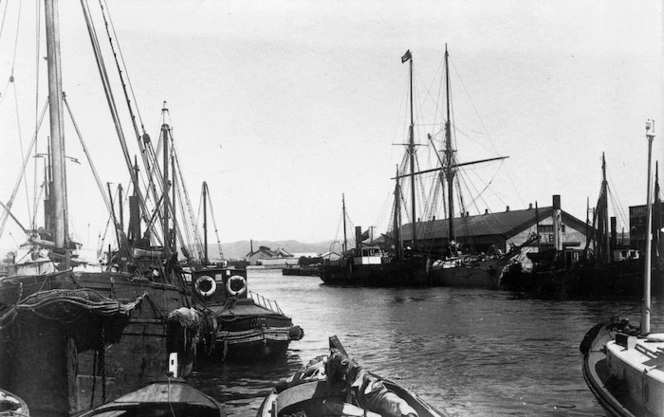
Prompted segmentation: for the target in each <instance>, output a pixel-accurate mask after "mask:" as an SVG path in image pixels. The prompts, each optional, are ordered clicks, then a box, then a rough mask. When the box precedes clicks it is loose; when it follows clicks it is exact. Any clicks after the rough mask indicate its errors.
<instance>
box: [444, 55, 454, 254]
mask: <svg viewBox="0 0 664 417" xmlns="http://www.w3.org/2000/svg"><path fill="white" fill-rule="evenodd" d="M449 56H450V55H449V53H448V52H447V44H445V102H446V113H447V117H446V119H445V161H446V165H447V169H446V170H445V179H446V180H447V210H448V212H447V221H448V226H447V240H448V242H449V243H450V244H451V243H452V241H453V240H456V235H455V233H454V174H455V172H456V171H455V169H454V168H455V167H454V150H453V149H452V124H451V119H450V65H449Z"/></svg>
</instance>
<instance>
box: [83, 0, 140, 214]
mask: <svg viewBox="0 0 664 417" xmlns="http://www.w3.org/2000/svg"><path fill="white" fill-rule="evenodd" d="M81 7H82V8H83V15H84V17H85V22H86V26H87V29H88V35H89V36H90V41H91V43H92V49H93V51H94V55H95V58H96V61H97V69H98V70H99V76H100V78H101V81H102V86H103V88H104V93H105V95H106V100H107V102H108V106H109V110H110V113H111V117H112V119H113V124H114V126H115V131H116V133H117V136H118V140H119V141H120V147H121V148H122V154H123V156H124V159H125V164H126V165H127V169H128V170H129V173H130V176H131V179H132V182H133V183H135V184H136V185H138V178H137V173H136V172H135V171H134V167H133V164H132V162H131V156H130V155H129V149H128V148H127V141H126V139H125V136H124V132H123V129H122V123H121V122H120V117H119V113H118V108H117V105H116V103H115V99H114V97H113V92H112V90H111V85H110V79H109V77H108V72H107V71H106V65H105V63H104V58H103V56H102V53H101V48H100V46H99V39H98V38H97V34H96V31H95V28H94V24H93V22H92V18H91V16H90V10H89V7H88V3H87V0H81ZM135 192H136V194H137V195H138V197H139V198H138V200H139V207H140V209H141V213H142V215H143V218H144V220H145V221H146V222H147V220H148V209H147V207H146V206H145V201H144V200H143V196H142V193H141V190H140V189H139V188H138V187H136V188H135Z"/></svg>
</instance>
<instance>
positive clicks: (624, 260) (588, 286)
mask: <svg viewBox="0 0 664 417" xmlns="http://www.w3.org/2000/svg"><path fill="white" fill-rule="evenodd" d="M601 161H602V165H601V170H602V183H601V186H600V190H599V196H598V198H597V205H596V208H595V209H594V210H592V212H593V216H592V219H590V218H587V219H586V225H587V226H586V232H585V233H584V234H585V244H584V245H583V246H581V247H579V248H570V247H564V246H563V245H562V240H561V239H560V237H559V236H555V235H554V238H557V240H556V242H559V243H558V244H557V245H554V247H553V248H551V249H548V250H545V251H541V252H532V253H528V254H527V256H528V258H529V259H530V260H531V261H532V263H533V268H532V271H531V272H529V273H524V274H523V277H522V280H521V284H522V289H523V290H525V291H529V292H531V293H533V294H535V295H537V296H538V297H544V298H556V299H630V298H631V299H640V298H641V296H642V293H643V271H644V258H643V257H642V256H641V251H640V250H638V249H637V248H635V247H631V246H630V245H629V244H628V243H625V242H622V241H621V240H619V239H618V235H619V234H618V231H617V219H616V217H610V216H609V206H608V201H609V200H614V199H615V196H613V197H612V198H610V190H609V186H608V181H607V172H606V171H607V169H606V159H605V157H604V153H602V159H601ZM660 205H661V200H660V198H659V181H658V175H657V171H656V173H655V198H654V206H653V209H654V208H655V207H659V206H660ZM554 206H555V200H554ZM587 211H588V212H590V211H591V210H590V207H588V210H587ZM653 213H654V211H653ZM658 217H659V216H658ZM567 224H568V225H569V221H568V222H567ZM653 224H654V226H655V227H653V229H652V230H653V233H655V232H656V231H659V229H660V228H661V225H659V224H656V223H654V222H653ZM556 230H558V229H556ZM632 233H634V231H632ZM644 234H645V233H644ZM661 288H662V283H661V282H659V281H655V282H653V290H654V291H655V293H656V294H658V293H661Z"/></svg>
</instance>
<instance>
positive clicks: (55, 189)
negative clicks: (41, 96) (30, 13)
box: [44, 0, 69, 268]
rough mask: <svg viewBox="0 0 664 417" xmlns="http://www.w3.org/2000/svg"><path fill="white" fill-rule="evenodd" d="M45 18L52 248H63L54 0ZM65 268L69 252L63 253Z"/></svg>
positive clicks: (57, 26) (61, 149) (61, 146)
mask: <svg viewBox="0 0 664 417" xmlns="http://www.w3.org/2000/svg"><path fill="white" fill-rule="evenodd" d="M44 18H45V22H46V53H47V67H48V104H49V119H50V125H51V126H50V134H51V135H50V138H49V145H50V149H51V175H52V179H53V186H52V188H51V197H52V206H51V207H52V213H53V230H52V232H53V240H54V243H55V248H56V249H59V250H61V251H65V252H66V249H67V246H68V237H67V235H68V231H67V218H68V207H67V173H66V169H65V157H64V155H65V142H64V123H63V120H64V116H63V110H62V106H61V103H62V66H61V62H60V23H59V16H58V0H45V1H44ZM65 263H66V264H67V265H65V267H66V268H69V265H68V263H69V256H65Z"/></svg>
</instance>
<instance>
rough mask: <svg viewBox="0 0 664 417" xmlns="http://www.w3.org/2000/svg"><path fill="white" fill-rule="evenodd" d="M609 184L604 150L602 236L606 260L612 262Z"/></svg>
mask: <svg viewBox="0 0 664 417" xmlns="http://www.w3.org/2000/svg"><path fill="white" fill-rule="evenodd" d="M608 192H609V186H608V182H607V181H606V159H604V152H602V207H600V208H599V209H600V210H601V212H602V228H603V229H604V234H603V236H602V244H603V245H604V262H605V263H609V262H611V247H610V245H611V243H610V239H609V207H608V199H609V195H608Z"/></svg>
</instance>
